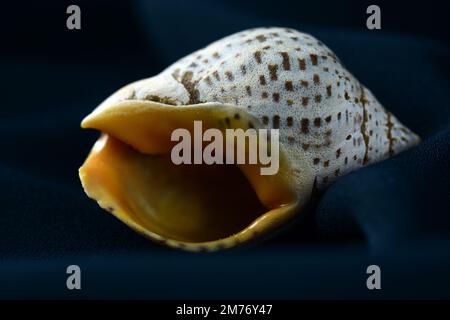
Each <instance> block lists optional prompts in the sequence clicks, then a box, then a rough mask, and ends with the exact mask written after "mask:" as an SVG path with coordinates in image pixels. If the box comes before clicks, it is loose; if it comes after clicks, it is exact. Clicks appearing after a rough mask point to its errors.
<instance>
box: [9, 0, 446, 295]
mask: <svg viewBox="0 0 450 320" xmlns="http://www.w3.org/2000/svg"><path fill="white" fill-rule="evenodd" d="M393 2H394V1H391V2H386V3H384V2H383V3H380V2H377V3H378V4H380V6H381V8H382V30H378V31H369V30H367V29H366V28H365V19H366V17H367V15H366V14H365V8H366V7H367V5H368V4H369V3H364V2H361V3H359V4H355V3H354V2H350V1H331V0H330V1H323V0H322V1H301V0H297V1H292V2H288V1H280V0H278V1H272V2H271V1H268V0H267V1H266V0H264V1H261V0H260V1H241V0H239V1H238V0H232V1H175V0H164V1H163V0H157V1H139V2H121V3H120V4H119V3H117V2H114V3H113V2H111V1H77V2H75V3H77V4H79V5H80V6H81V10H82V30H81V31H68V30H67V29H66V28H65V19H66V14H65V9H66V7H67V6H68V5H69V4H71V2H70V3H69V2H68V1H58V2H56V1H55V2H45V1H44V2H42V1H40V2H30V3H28V4H23V3H20V4H17V5H12V4H10V5H3V4H2V10H1V11H0V21H1V22H0V23H1V24H0V35H1V38H0V41H1V42H0V43H1V44H0V46H1V49H2V50H1V51H0V76H1V78H0V81H1V82H0V84H1V85H0V88H1V89H0V90H1V91H0V93H1V103H0V111H1V117H0V137H1V138H0V149H1V157H0V195H1V196H0V298H450V273H449V271H450V204H449V203H450V94H449V82H450V79H449V74H450V73H449V71H450V70H449V69H450V65H449V61H450V49H449V37H448V35H449V34H448V32H449V30H450V28H449V22H448V21H449V19H448V18H447V14H448V10H446V8H445V7H444V6H443V4H444V2H436V1H432V2H430V1H427V2H426V3H421V4H417V5H416V4H414V3H412V2H406V1H395V3H393ZM267 25H275V26H287V27H292V28H296V29H298V30H301V31H306V32H309V33H312V34H313V35H314V36H316V37H318V38H319V39H320V40H322V41H323V42H324V43H326V44H327V45H328V46H329V47H331V48H332V49H333V50H334V51H335V52H336V53H337V55H338V56H339V57H340V59H341V60H342V61H343V62H344V64H345V65H346V67H347V68H348V69H349V70H350V71H351V72H352V73H353V74H354V75H355V76H356V77H357V78H358V79H359V80H360V81H361V82H363V83H364V84H365V85H366V86H367V87H368V88H370V89H371V90H372V91H373V92H374V93H375V95H376V96H377V97H378V98H379V100H380V101H381V102H382V103H383V104H384V105H385V106H386V107H387V108H388V109H390V110H391V111H392V112H393V113H394V114H395V115H396V116H398V118H399V119H401V120H402V122H404V123H405V124H406V125H407V126H409V127H410V128H411V129H413V130H414V131H415V132H417V133H418V134H419V135H420V136H421V137H422V138H423V143H422V144H421V145H420V146H418V147H416V148H414V149H412V150H410V151H408V152H405V153H403V154H401V155H399V156H396V157H394V158H392V159H389V160H387V161H384V162H382V163H379V164H377V165H373V166H370V167H367V168H364V169H362V170H359V171H357V172H354V173H352V174H350V175H348V176H345V177H343V178H340V179H339V180H338V181H337V182H336V183H334V184H333V185H332V186H331V187H330V188H329V189H328V190H327V191H326V192H325V193H324V194H322V195H320V196H319V197H318V199H317V200H316V201H315V202H314V203H313V204H311V206H310V208H309V209H308V210H306V211H305V213H304V215H305V218H304V219H302V220H300V221H298V222H297V223H295V224H293V225H291V226H289V227H287V228H286V229H285V230H283V231H281V232H279V234H277V235H274V236H273V237H272V239H269V240H267V241H265V242H264V243H260V244H257V245H253V246H249V247H245V248H240V249H236V250H231V251H227V252H219V253H213V254H191V253H185V252H179V251H174V250H171V249H166V248H163V247H160V246H158V245H155V244H153V243H151V242H149V241H147V240H145V239H144V238H142V237H141V236H139V235H137V234H135V233H134V232H133V231H131V230H130V229H128V228H127V227H126V226H125V225H124V224H122V223H120V222H119V221H118V220H116V219H115V218H114V217H112V216H111V215H109V214H106V213H105V212H104V211H102V210H101V209H100V208H99V207H98V206H97V204H96V203H95V202H94V201H92V200H90V199H88V198H87V197H86V196H85V194H84V192H83V190H82V188H81V185H80V183H79V179H78V173H77V169H78V167H79V166H80V165H81V164H82V163H83V161H84V159H85V157H86V156H87V154H88V152H89V150H90V148H91V146H92V144H93V143H94V141H95V139H96V138H97V136H98V133H97V132H93V131H86V130H81V129H80V128H79V123H80V121H81V119H82V118H83V116H85V115H86V114H88V113H89V112H90V111H91V110H92V109H93V108H94V107H95V106H96V105H97V104H99V103H100V102H101V101H102V100H103V99H104V98H105V97H107V96H108V95H109V94H110V93H112V92H113V91H115V90H116V89H117V88H119V87H120V86H122V85H124V84H126V83H128V82H131V81H134V80H136V79H140V78H144V77H148V76H151V75H154V74H156V73H158V72H159V71H161V70H162V69H163V68H164V67H166V66H167V65H168V64H170V63H171V62H173V61H174V60H176V59H178V58H179V57H181V56H183V55H185V54H188V53H189V52H191V51H193V50H195V49H198V48H199V47H202V46H204V45H206V44H208V43H209V42H210V41H213V40H216V39H218V38H220V37H222V36H225V35H227V34H230V33H233V32H236V31H239V30H241V29H245V28H249V27H255V26H267ZM70 264H77V265H79V266H80V267H81V268H82V288H83V289H82V290H81V291H69V290H67V289H66V287H65V281H66V276H67V275H66V273H65V270H66V267H67V266H68V265H70ZM370 264H378V265H380V267H381V270H382V290H379V291H369V290H367V289H366V285H365V283H366V278H367V275H366V273H365V272H366V267H367V266H368V265H370Z"/></svg>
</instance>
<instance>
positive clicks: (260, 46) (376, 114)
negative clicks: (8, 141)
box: [128, 28, 418, 187]
mask: <svg viewBox="0 0 450 320" xmlns="http://www.w3.org/2000/svg"><path fill="white" fill-rule="evenodd" d="M155 78H156V80H153V82H145V81H144V82H142V83H141V84H140V85H136V88H135V89H134V91H133V95H132V96H129V97H128V98H129V99H146V97H151V96H160V97H165V98H170V101H172V103H171V104H175V105H183V104H193V103H204V102H218V103H222V104H232V105H235V106H238V107H241V108H242V109H243V110H244V111H246V112H249V113H251V114H252V115H253V116H255V117H256V118H257V119H259V120H260V122H261V124H262V126H263V127H267V128H276V129H280V139H281V144H282V145H283V147H285V148H286V150H287V155H288V157H289V160H290V162H291V166H292V172H293V175H294V177H295V178H296V181H297V182H298V183H299V184H305V181H306V183H309V184H310V186H311V187H312V186H313V183H314V184H315V186H317V187H323V186H326V185H327V184H329V183H331V182H332V181H333V180H334V179H335V178H337V177H338V176H341V175H343V174H346V173H347V172H349V171H351V170H354V169H357V168H359V167H361V166H364V165H367V164H370V163H373V162H376V161H379V160H382V159H385V158H387V157H389V156H392V155H394V154H396V153H398V152H400V151H402V150H404V149H406V148H407V147H410V146H411V145H414V144H416V143H417V142H418V137H417V136H416V135H415V134H414V133H412V132H411V131H410V130H409V129H407V128H406V127H405V126H403V125H402V124H401V123H400V122H399V121H398V120H397V119H396V118H395V117H394V116H393V115H392V114H390V113H389V112H388V111H386V109H384V108H383V106H381V104H380V103H379V102H378V101H377V100H376V98H375V97H374V96H373V94H372V93H371V92H370V91H369V90H368V89H366V88H365V87H364V86H363V85H362V84H361V83H359V82H358V80H357V79H356V78H354V77H353V76H352V75H351V74H350V73H349V72H348V71H347V70H346V69H345V68H344V67H343V66H342V64H341V63H340V61H339V59H338V58H337V57H336V55H335V54H334V53H333V52H332V51H331V50H330V49H329V48H328V47H327V46H325V45H324V44H323V43H322V42H320V41H319V40H317V39H315V38H314V37H313V36H311V35H308V34H304V33H301V32H298V31H296V30H292V29H284V28H256V29H250V30H246V31H242V32H239V33H237V34H234V35H231V36H228V37H226V38H223V39H221V40H219V41H216V42H214V43H212V44H210V45H209V46H207V47H206V48H204V49H201V50H198V51H196V52H194V53H192V54H190V55H188V56H186V57H184V58H182V59H181V60H179V61H178V62H176V63H174V64H173V65H172V66H170V67H169V68H167V69H166V70H165V71H164V72H163V73H162V74H160V75H158V76H157V77H154V78H151V79H150V80H147V81H152V79H155ZM160 83H162V84H160ZM161 86H163V87H164V86H165V87H164V88H161ZM168 101H169V100H168ZM306 176H307V178H305V177H306ZM314 181H315V182H314Z"/></svg>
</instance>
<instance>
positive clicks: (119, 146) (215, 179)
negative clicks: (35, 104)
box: [80, 28, 419, 251]
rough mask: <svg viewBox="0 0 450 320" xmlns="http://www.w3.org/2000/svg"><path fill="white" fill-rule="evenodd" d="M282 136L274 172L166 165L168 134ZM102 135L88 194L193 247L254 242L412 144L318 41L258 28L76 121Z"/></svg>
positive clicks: (147, 229)
mask: <svg viewBox="0 0 450 320" xmlns="http://www.w3.org/2000/svg"><path fill="white" fill-rule="evenodd" d="M197 120H201V121H202V122H203V124H204V126H205V127H207V128H218V129H219V130H221V131H225V130H226V129H229V128H233V129H237V128H242V129H247V128H256V129H258V128H269V129H279V133H280V169H279V171H278V173H277V174H276V175H274V176H261V175H260V174H259V167H258V166H255V165H245V164H244V165H235V166H225V165H209V166H208V165H190V166H189V165H181V166H176V165H174V164H173V163H171V161H170V158H169V157H168V154H169V153H170V150H171V148H172V147H173V142H171V140H170V135H171V132H173V130H175V129H177V128H186V129H187V130H189V131H191V132H192V131H193V123H194V121H197ZM82 127H84V128H94V129H97V130H99V131H101V132H102V133H103V134H102V137H101V138H100V140H99V141H98V142H97V144H96V146H95V147H94V148H93V150H92V151H91V153H90V155H89V156H88V158H87V160H86V162H85V163H84V164H83V166H82V167H81V168H80V178H81V181H82V184H83V187H84V189H85V191H86V193H87V194H88V195H89V196H90V197H91V198H93V199H95V200H96V201H97V202H98V203H99V205H100V206H101V207H102V208H104V209H106V210H109V211H111V212H112V213H113V214H114V215H115V216H117V217H118V218H119V219H120V220H122V221H123V222H125V223H126V224H127V225H129V226H130V227H131V228H133V229H135V230H137V231H138V232H140V233H142V234H143V235H145V236H147V237H149V238H150V239H152V240H155V241H158V242H161V243H163V244H166V245H168V246H171V247H176V248H182V249H186V250H191V251H201V250H206V251H209V250H217V249H223V248H228V247H233V246H235V245H238V244H241V243H245V242H248V241H251V240H252V239H255V238H258V237H259V236H261V235H264V234H266V233H268V232H270V231H272V230H274V229H275V228H277V227H279V226H281V225H282V224H284V223H286V222H287V221H289V220H290V219H292V218H293V217H294V216H296V215H298V214H301V208H302V207H303V206H304V205H305V204H306V203H307V202H308V201H309V199H310V197H311V193H312V191H313V189H315V188H318V189H323V188H325V187H326V186H328V185H329V184H330V183H332V182H333V181H334V180H335V179H337V178H338V177H340V176H342V175H344V174H346V173H348V172H350V171H353V170H355V169H358V168H361V167H363V166H366V165H369V164H372V163H375V162H377V161H381V160H383V159H386V158H388V157H390V156H393V155H395V154H397V153H399V152H401V151H403V150H405V149H407V148H409V147H411V146H413V145H415V144H417V143H418V142H419V138H418V137H417V135H415V134H414V133H413V132H411V131H410V130H409V129H408V128H406V127H405V126H404V125H402V124H401V123H400V122H399V121H398V120H397V119H396V118H395V116H394V115H392V114H391V113H390V112H389V111H387V110H386V109H385V108H384V107H383V106H382V105H381V104H380V103H379V102H378V101H377V100H376V98H375V97H374V95H373V94H372V93H371V92H370V91H369V90H368V89H367V88H365V87H364V86H363V85H362V84H361V83H359V82H358V80H357V79H355V78H354V77H353V76H352V75H351V74H350V73H349V72H348V71H347V70H346V69H345V68H344V67H343V66H342V64H341V63H340V61H339V59H338V58H337V57H336V55H335V54H334V53H333V52H332V51H331V50H330V49H329V48H327V47H326V46H325V45H324V44H323V43H321V42H320V41H318V40H317V39H315V38H314V37H312V36H311V35H307V34H304V33H301V32H298V31H295V30H293V29H286V28H256V29H251V30H246V31H242V32H239V33H236V34H234V35H231V36H228V37H225V38H223V39H221V40H219V41H216V42H214V43H212V44H210V45H208V46H207V47H205V48H203V49H201V50H198V51H196V52H194V53H192V54H190V55H188V56H186V57H184V58H182V59H181V60H179V61H177V62H175V63H174V64H173V65H171V66H169V67H168V68H167V69H165V70H164V71H163V72H161V73H160V74H159V75H156V76H154V77H151V78H148V79H144V80H140V81H137V82H134V83H131V84H129V85H127V86H125V87H124V88H122V89H120V90H118V91H117V92H116V93H114V94H113V95H112V96H110V97H109V98H108V99H106V100H105V101H104V102H103V103H102V104H101V105H100V106H98V107H97V108H96V109H95V110H94V111H93V112H92V113H91V114H90V115H88V116H87V117H86V118H85V119H84V120H83V122H82Z"/></svg>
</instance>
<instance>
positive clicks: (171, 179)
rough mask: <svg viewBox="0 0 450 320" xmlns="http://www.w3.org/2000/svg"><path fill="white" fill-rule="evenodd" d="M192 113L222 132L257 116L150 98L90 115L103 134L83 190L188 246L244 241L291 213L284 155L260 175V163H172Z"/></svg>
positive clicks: (84, 171)
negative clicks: (178, 135)
mask: <svg viewBox="0 0 450 320" xmlns="http://www.w3.org/2000/svg"><path fill="white" fill-rule="evenodd" d="M236 115H238V116H236ZM194 119H195V120H199V119H200V120H202V121H203V124H204V126H206V127H215V128H219V129H221V130H225V129H226V128H242V129H245V128H246V127H248V125H249V123H251V122H252V121H254V119H252V118H251V116H249V115H248V114H246V113H245V112H242V111H241V110H238V109H237V108H235V107H233V106H224V105H221V106H220V107H218V106H217V105H214V104H204V105H194V106H184V107H183V108H182V109H179V108H174V107H173V106H170V105H164V104H160V103H155V102H150V101H126V102H122V103H119V104H116V105H115V106H114V107H112V108H108V111H107V112H101V113H97V114H95V113H94V114H92V115H91V116H89V117H87V118H86V119H85V120H84V121H83V123H82V126H83V127H85V128H95V129H98V130H100V131H102V132H103V134H102V136H101V138H100V139H99V140H98V141H97V143H96V144H95V146H94V147H93V149H92V151H91V153H90V155H89V157H88V158H87V160H86V162H85V163H84V164H83V166H82V167H81V168H80V178H81V181H82V183H83V187H84V189H85V191H86V192H87V194H88V195H89V196H90V197H91V198H93V199H95V200H97V201H98V203H99V204H100V206H101V207H102V208H104V209H106V210H108V211H110V212H111V213H112V214H114V215H115V216H117V217H118V218H119V219H121V220H122V221H123V222H125V223H126V224H127V225H129V226H130V227H132V228H133V229H135V230H136V231H138V232H140V233H142V234H144V235H146V236H147V237H149V238H151V239H153V240H156V241H159V242H163V243H164V244H167V245H169V246H172V247H178V248H183V249H187V250H192V251H201V250H205V251H210V250H216V249H222V248H228V247H232V246H235V245H237V244H240V243H245V242H247V241H249V240H251V239H253V238H255V237H257V236H259V235H262V234H264V233H266V232H267V231H269V230H272V229H274V228H276V227H278V226H279V225H280V224H281V223H283V222H285V221H286V220H288V219H290V218H291V217H292V216H293V215H294V213H295V208H296V207H297V205H298V200H297V197H296V195H295V193H294V191H293V190H292V186H291V184H290V178H289V167H288V164H287V162H286V160H285V159H284V157H283V156H282V157H281V163H280V170H279V172H278V174H276V175H274V176H262V175H260V174H259V165H257V164H256V165H249V164H245V165H217V164H216V165H206V164H200V165H185V164H181V165H175V164H173V163H172V161H171V159H170V150H171V148H172V146H173V144H174V142H172V141H170V134H171V132H172V131H173V130H174V129H176V128H186V129H188V130H190V131H192V130H193V129H192V125H193V120H194ZM227 119H228V120H227ZM251 125H252V126H258V123H257V122H255V124H253V123H252V124H251Z"/></svg>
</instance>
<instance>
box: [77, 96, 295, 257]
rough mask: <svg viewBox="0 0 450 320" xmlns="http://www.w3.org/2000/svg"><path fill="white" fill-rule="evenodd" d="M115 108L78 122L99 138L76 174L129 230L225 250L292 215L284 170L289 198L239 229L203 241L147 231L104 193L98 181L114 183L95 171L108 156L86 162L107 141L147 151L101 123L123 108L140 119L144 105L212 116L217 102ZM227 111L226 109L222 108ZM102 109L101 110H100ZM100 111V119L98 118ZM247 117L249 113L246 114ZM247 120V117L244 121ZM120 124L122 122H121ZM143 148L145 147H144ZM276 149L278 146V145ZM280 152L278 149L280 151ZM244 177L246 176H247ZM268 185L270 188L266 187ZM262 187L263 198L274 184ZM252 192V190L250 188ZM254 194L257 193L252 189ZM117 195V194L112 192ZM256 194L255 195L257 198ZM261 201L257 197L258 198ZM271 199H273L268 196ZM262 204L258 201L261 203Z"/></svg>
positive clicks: (191, 247) (178, 244) (177, 244)
mask: <svg viewBox="0 0 450 320" xmlns="http://www.w3.org/2000/svg"><path fill="white" fill-rule="evenodd" d="M131 105H133V106H134V107H136V108H130V106H131ZM114 106H115V107H116V108H112V109H109V110H108V111H107V112H106V113H98V112H94V113H93V114H91V115H89V116H87V117H86V118H85V120H83V122H82V127H84V128H95V129H98V130H100V131H101V132H103V135H102V137H101V138H100V139H99V140H98V141H97V142H96V143H95V145H94V147H93V148H92V151H91V153H90V155H89V156H88V159H87V160H86V162H85V164H84V165H83V166H82V167H81V168H80V169H79V176H80V180H81V182H82V185H83V188H84V191H85V192H86V194H87V195H88V196H89V197H90V198H92V199H94V200H96V201H97V203H98V204H99V206H100V207H102V208H103V209H105V210H107V211H109V212H111V213H112V214H113V215H114V216H116V217H117V218H118V219H119V220H121V221H122V222H124V223H125V224H126V225H127V226H129V227H130V228H132V229H133V230H135V231H137V232H138V233H140V234H142V235H143V236H145V237H147V238H149V239H151V240H153V241H155V242H158V243H160V244H163V245H165V246H168V247H172V248H178V249H183V250H187V251H193V252H201V251H216V250H221V249H227V248H231V247H236V246H239V245H241V244H244V243H248V242H250V241H251V240H253V239H256V238H258V237H260V236H262V235H264V234H267V233H268V232H270V231H271V230H273V229H275V228H277V227H279V226H280V225H281V224H283V223H285V222H286V221H288V220H289V219H291V218H293V217H294V216H295V215H296V212H297V209H298V208H299V207H300V205H299V203H300V201H299V200H298V198H297V196H296V195H294V190H293V187H292V185H290V182H287V181H288V180H289V178H290V175H289V174H287V173H286V172H285V173H284V174H283V175H282V176H283V177H284V178H283V179H285V180H283V181H284V182H283V183H286V188H289V189H290V190H291V192H292V195H291V198H290V199H289V201H281V200H280V201H279V202H278V204H277V206H267V205H264V206H265V208H266V210H265V211H264V212H262V213H261V214H259V215H258V217H257V218H256V219H254V220H252V221H250V223H249V224H247V225H246V226H245V227H243V228H242V229H239V231H237V232H234V233H231V234H229V235H227V236H224V237H218V238H217V239H214V240H207V241H198V242H197V241H189V240H184V239H183V240H179V239H177V238H176V237H175V238H173V237H170V236H167V235H165V234H160V233H158V232H155V231H154V230H151V228H148V227H146V226H145V223H144V222H143V221H140V220H139V217H137V216H135V215H131V214H130V213H129V212H127V211H132V210H127V209H126V208H125V209H124V208H122V207H119V206H117V205H116V201H117V199H116V198H117V197H119V196H116V198H114V196H111V194H108V192H107V191H105V190H104V188H103V186H101V184H102V183H103V184H108V183H110V184H111V183H112V184H114V183H115V182H114V181H113V182H104V181H103V182H102V181H100V180H101V179H104V178H102V177H101V175H100V174H99V171H101V170H105V169H104V168H102V167H104V166H105V165H106V166H107V163H108V162H109V161H111V157H110V156H103V157H101V158H98V159H97V160H96V161H97V162H98V163H97V164H95V168H93V169H92V168H90V167H89V166H92V165H91V164H89V162H91V163H92V158H95V157H96V156H97V155H98V154H99V153H101V152H102V150H103V149H105V145H106V144H107V141H108V140H117V141H119V142H120V143H122V144H123V145H126V147H127V148H129V149H132V150H134V152H137V153H140V154H142V155H147V156H148V153H146V152H145V148H143V149H144V152H143V153H142V151H143V150H142V148H141V149H140V148H139V147H135V146H134V145H133V143H127V142H123V140H122V139H120V138H119V139H118V138H117V137H116V136H115V135H114V130H112V134H111V130H109V129H108V128H105V127H104V123H106V122H108V121H111V120H110V118H108V117H113V118H114V117H116V116H119V117H121V116H123V114H122V113H123V111H124V110H123V109H122V108H126V110H127V114H126V115H125V118H126V119H130V118H132V114H133V113H135V115H136V117H137V119H141V118H142V116H141V112H143V110H144V112H145V110H147V108H151V109H155V110H158V112H159V111H161V112H162V111H163V110H164V112H168V114H169V113H173V111H175V109H178V110H177V111H180V110H184V111H186V112H190V113H192V116H193V117H194V118H198V117H199V116H200V117H202V116H203V117H206V118H208V117H209V116H211V115H212V117H213V118H214V119H216V118H217V115H214V113H215V112H217V110H218V109H217V108H214V106H217V103H214V102H209V103H202V104H198V105H190V106H189V105H188V106H179V107H178V106H177V107H174V106H168V105H165V104H162V103H157V102H149V101H144V102H141V101H136V102H130V101H122V102H119V103H117V104H115V105H114ZM221 106H222V107H223V108H221V109H220V111H219V113H220V116H223V114H222V113H223V112H231V114H233V113H234V112H236V111H239V112H240V113H241V116H242V118H244V119H245V117H246V113H245V111H242V110H237V108H236V107H234V106H232V105H230V106H228V105H221ZM226 110H228V111H226ZM102 112H103V111H102ZM178 113H179V112H175V113H173V114H178ZM99 114H100V118H99ZM102 116H103V117H105V119H106V120H105V121H103V119H101V117H102ZM248 116H250V115H248ZM246 121H248V120H246ZM252 121H255V125H258V123H257V122H256V120H255V119H252ZM122 125H123V124H122ZM130 127H136V126H135V124H134V123H132V124H131V125H130ZM121 131H123V128H121ZM144 147H145V146H144ZM280 148H282V146H281V145H280ZM280 151H281V150H280ZM288 169H290V167H289V164H288V163H287V162H286V164H285V167H284V170H288ZM105 175H108V173H105ZM247 180H248V177H247ZM270 183H271V182H270V180H267V181H266V184H270ZM270 188H272V189H270ZM270 188H269V187H264V188H262V189H263V191H261V192H260V193H264V194H265V196H263V197H270V193H271V191H273V192H275V191H274V190H275V186H274V187H272V186H271V187H270ZM254 191H255V190H254ZM255 192H256V193H257V194H258V192H257V191H255ZM116 194H118V193H116ZM259 196H260V194H258V197H259ZM260 200H261V199H260ZM272 200H273V199H272ZM261 203H262V202H261Z"/></svg>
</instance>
